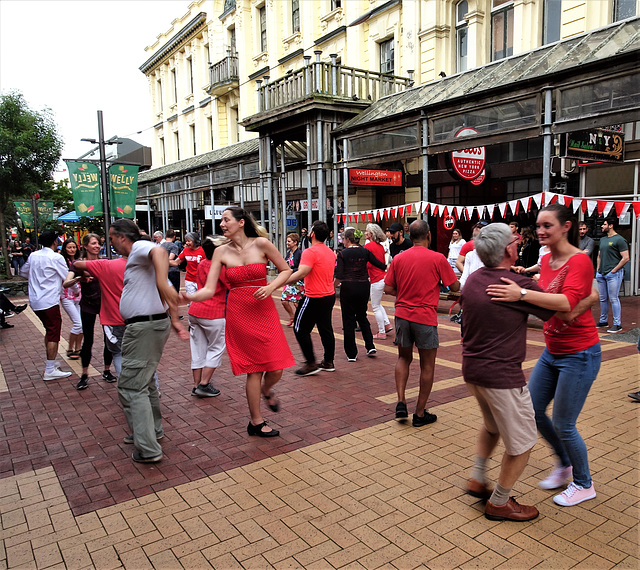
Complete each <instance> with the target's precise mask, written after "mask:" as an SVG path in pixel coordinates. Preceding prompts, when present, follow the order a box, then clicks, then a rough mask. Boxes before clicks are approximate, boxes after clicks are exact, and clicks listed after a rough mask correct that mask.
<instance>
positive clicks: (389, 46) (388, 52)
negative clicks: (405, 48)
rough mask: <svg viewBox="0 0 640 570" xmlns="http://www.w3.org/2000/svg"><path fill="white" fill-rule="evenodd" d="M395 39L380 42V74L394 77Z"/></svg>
mask: <svg viewBox="0 0 640 570" xmlns="http://www.w3.org/2000/svg"><path fill="white" fill-rule="evenodd" d="M393 60H394V52H393V38H391V39H390V40H388V41H386V42H380V73H386V74H389V75H393V72H394V61H393Z"/></svg>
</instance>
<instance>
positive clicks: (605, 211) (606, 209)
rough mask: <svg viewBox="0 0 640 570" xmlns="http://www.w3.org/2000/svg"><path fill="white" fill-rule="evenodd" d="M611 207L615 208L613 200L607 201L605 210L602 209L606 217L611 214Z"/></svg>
mask: <svg viewBox="0 0 640 570" xmlns="http://www.w3.org/2000/svg"><path fill="white" fill-rule="evenodd" d="M611 208H613V202H607V204H606V206H605V207H604V210H602V215H603V216H604V217H605V218H606V217H607V216H608V215H609V212H611Z"/></svg>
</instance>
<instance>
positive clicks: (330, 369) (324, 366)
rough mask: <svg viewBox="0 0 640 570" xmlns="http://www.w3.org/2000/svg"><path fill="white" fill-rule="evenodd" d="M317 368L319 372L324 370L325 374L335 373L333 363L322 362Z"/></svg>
mask: <svg viewBox="0 0 640 570" xmlns="http://www.w3.org/2000/svg"><path fill="white" fill-rule="evenodd" d="M318 368H319V369H320V370H324V371H325V372H335V370H336V367H335V366H334V365H333V362H326V361H324V360H323V361H322V362H321V363H320V364H318Z"/></svg>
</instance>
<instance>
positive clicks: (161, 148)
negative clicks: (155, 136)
mask: <svg viewBox="0 0 640 570" xmlns="http://www.w3.org/2000/svg"><path fill="white" fill-rule="evenodd" d="M158 142H159V143H160V164H161V165H164V164H166V159H165V155H164V138H163V137H160V139H159V141H158Z"/></svg>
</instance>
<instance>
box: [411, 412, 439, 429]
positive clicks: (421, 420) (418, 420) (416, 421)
mask: <svg viewBox="0 0 640 570" xmlns="http://www.w3.org/2000/svg"><path fill="white" fill-rule="evenodd" d="M437 419H438V416H436V415H435V414H430V413H429V412H427V410H425V411H424V415H423V416H418V415H416V414H413V427H422V426H426V425H428V424H432V423H433V422H435V421H436V420H437Z"/></svg>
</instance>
